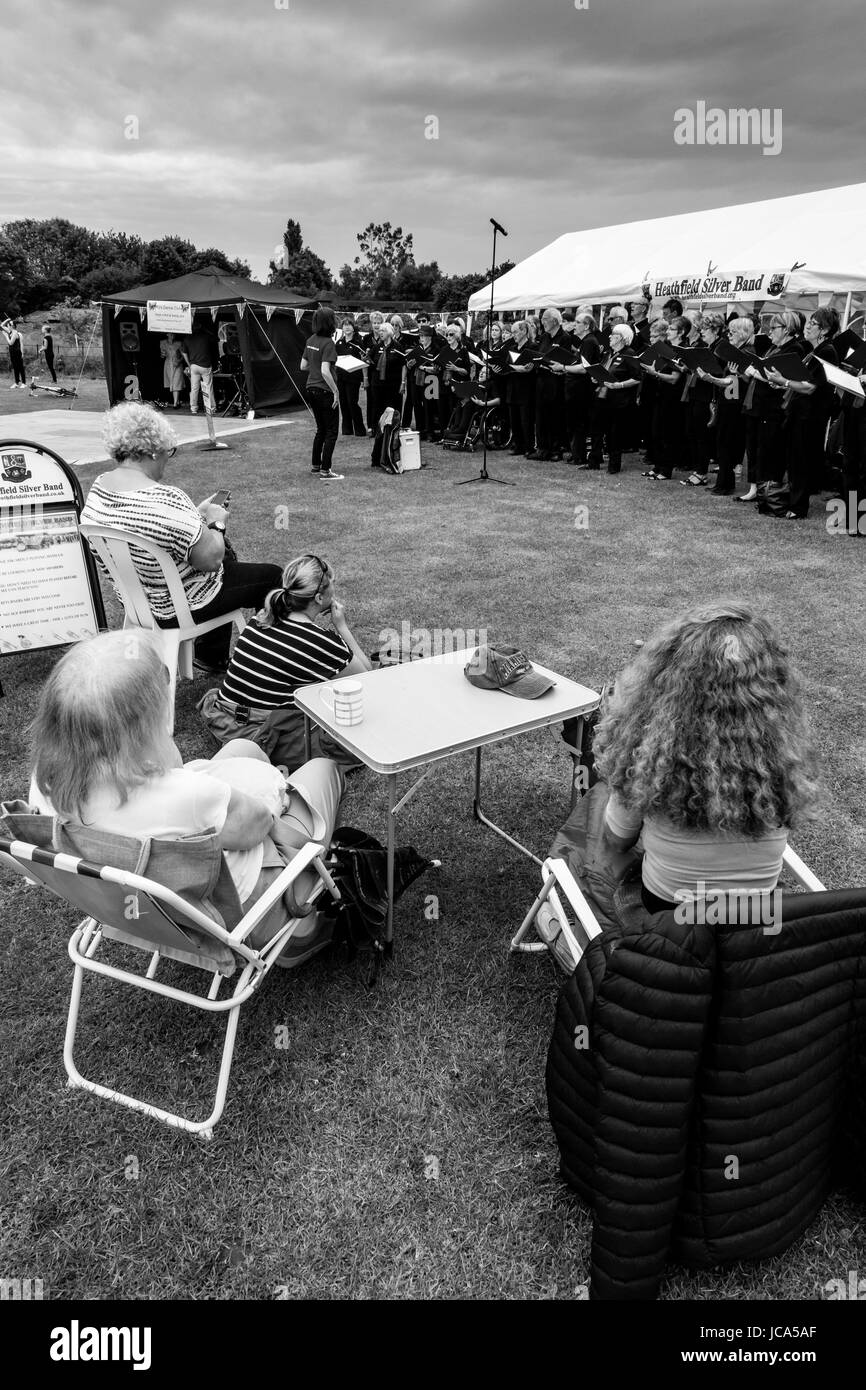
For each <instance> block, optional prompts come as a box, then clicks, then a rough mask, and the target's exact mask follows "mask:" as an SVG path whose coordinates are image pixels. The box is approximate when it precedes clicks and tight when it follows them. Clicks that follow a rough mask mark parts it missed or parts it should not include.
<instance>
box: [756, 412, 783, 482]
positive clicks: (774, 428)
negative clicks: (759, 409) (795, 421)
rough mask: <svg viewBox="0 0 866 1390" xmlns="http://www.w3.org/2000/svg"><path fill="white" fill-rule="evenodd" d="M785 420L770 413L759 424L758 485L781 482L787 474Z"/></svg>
mask: <svg viewBox="0 0 866 1390" xmlns="http://www.w3.org/2000/svg"><path fill="white" fill-rule="evenodd" d="M785 462H786V460H785V420H784V417H783V416H781V415H769V416H766V417H765V418H764V419H762V420H761V421H760V422H759V424H758V465H757V466H758V477H757V483H758V487H761V486H763V484H764V483H780V482H781V481H782V479H783V478H784V476H785Z"/></svg>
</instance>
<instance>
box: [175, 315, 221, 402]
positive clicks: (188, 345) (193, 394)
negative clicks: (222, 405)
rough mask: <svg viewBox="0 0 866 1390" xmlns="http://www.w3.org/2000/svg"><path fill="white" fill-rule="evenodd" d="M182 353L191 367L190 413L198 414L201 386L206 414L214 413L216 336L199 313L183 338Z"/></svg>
mask: <svg viewBox="0 0 866 1390" xmlns="http://www.w3.org/2000/svg"><path fill="white" fill-rule="evenodd" d="M181 353H182V356H183V360H184V361H185V362H186V364H187V367H188V368H189V413H190V415H198V393H199V388H201V392H202V395H203V397H204V408H205V414H207V415H213V414H214V411H215V409H216V406H215V403H214V394H213V363H214V337H213V334H211V333H208V331H207V329H206V328H205V327H204V323H203V321H202V317H201V315H200V314H198V313H197V314H196V315H195V318H194V319H193V324H192V333H190V335H189V337H187V338H184V339H183V342H182V345H181Z"/></svg>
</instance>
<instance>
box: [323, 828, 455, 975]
mask: <svg viewBox="0 0 866 1390" xmlns="http://www.w3.org/2000/svg"><path fill="white" fill-rule="evenodd" d="M433 862H434V861H432V860H430V859H425V858H424V857H423V855H420V854H419V853H418V852H417V850H415V849H413V848H411V846H409V847H406V848H404V849H398V850H397V851H396V852H395V855H394V901H395V902H396V901H397V899H398V898H399V897H400V895H401V894H402V893H403V892H404V891H405V890H406V889H407V888H408V887H409V885H410V884H411V883H414V881H415V879H416V878H418V877H419V876H420V875H421V874H423V873H424V871H425V869H429V868H430V867H431V866H432V864H433ZM326 864H327V868H328V872H329V873H330V874H331V876H332V878H333V879H334V882H335V883H336V885H337V887H338V888H339V890H340V901H339V902H334V900H333V899H331V900H330V901H329V902H328V903H327V905H325V906H323V907H322V908H320V912H321V913H322V914H324V915H326V916H328V917H330V918H331V920H332V921H333V923H334V941H335V942H340V941H342V942H344V943H345V944H346V946H347V947H348V951H349V959H350V960H353V959H354V958H355V957H356V956H358V955H365V956H367V957H368V958H370V959H371V964H372V968H371V973H370V977H369V979H370V983H372V981H373V980H374V979H375V978H376V975H377V973H378V969H379V963H380V961H381V960H382V957H383V955H384V953H385V931H386V927H387V923H388V852H387V850H386V849H385V846H384V845H383V844H381V843H380V842H379V841H378V840H377V839H376V838H375V836H373V835H368V834H366V832H365V831H363V830H354V829H353V828H352V827H351V826H341V827H340V828H339V829H338V830H336V831H335V832H334V836H333V839H332V840H331V849H330V853H329V855H328V858H327V860H326Z"/></svg>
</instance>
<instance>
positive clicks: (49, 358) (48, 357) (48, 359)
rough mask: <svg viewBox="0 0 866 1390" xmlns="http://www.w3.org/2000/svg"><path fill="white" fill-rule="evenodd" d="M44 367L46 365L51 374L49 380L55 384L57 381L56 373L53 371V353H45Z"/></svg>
mask: <svg viewBox="0 0 866 1390" xmlns="http://www.w3.org/2000/svg"><path fill="white" fill-rule="evenodd" d="M45 365H46V367H47V368H48V370H49V372H50V373H51V380H52V381H54V382H56V381H57V373H56V372H55V370H54V353H53V352H46V354H45Z"/></svg>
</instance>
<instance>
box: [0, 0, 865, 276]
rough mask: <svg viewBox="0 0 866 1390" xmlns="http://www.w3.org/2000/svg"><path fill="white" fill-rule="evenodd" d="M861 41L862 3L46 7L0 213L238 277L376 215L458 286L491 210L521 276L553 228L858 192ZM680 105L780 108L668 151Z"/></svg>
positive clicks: (11, 115)
mask: <svg viewBox="0 0 866 1390" xmlns="http://www.w3.org/2000/svg"><path fill="white" fill-rule="evenodd" d="M861 38H862V4H861V0H835V3H834V6H833V15H832V24H828V16H827V12H826V10H825V9H824V7H821V6H816V5H815V4H814V3H813V0H808V2H807V0H762V4H761V5H760V6H757V7H756V6H754V4H753V3H752V0H726V3H725V4H724V5H719V6H697V5H695V3H694V0H653V3H652V4H642V5H637V4H635V0H589V8H588V9H587V10H585V11H577V10H575V8H574V6H573V4H572V3H570V2H569V0H532V3H530V0H524V3H522V4H516V3H511V4H503V3H502V0H472V3H471V4H467V3H466V0H437V3H436V4H435V5H431V4H428V3H427V2H426V0H412V3H398V0H329V3H328V4H327V5H322V4H320V3H318V0H289V8H288V9H277V8H276V5H275V4H274V3H268V0H248V3H245V4H244V5H243V6H241V5H238V4H237V3H236V0H208V3H207V4H205V3H198V4H195V5H189V4H183V3H180V2H179V0H172V3H169V0H150V3H149V4H148V5H147V6H141V7H126V6H124V7H118V6H117V5H116V3H114V0H112V3H110V4H109V3H107V2H106V0H87V3H86V4H84V5H81V6H72V5H70V4H68V3H60V0H42V3H41V4H40V5H39V7H38V8H37V7H28V8H26V9H25V8H24V7H20V8H18V9H17V10H16V11H15V12H14V13H13V14H12V15H11V16H10V17H9V18H8V20H7V22H6V27H5V30H4V60H5V61H4V67H5V70H6V71H7V72H11V73H20V74H26V75H27V76H26V79H25V77H23V76H22V78H21V79H20V80H19V81H18V82H17V84H16V85H15V90H14V92H13V93H12V94H11V98H12V99H11V100H9V99H7V103H6V110H5V114H4V120H3V123H2V126H0V167H2V168H3V170H4V174H3V179H2V187H0V192H2V198H0V207H2V209H3V216H4V218H5V219H8V220H11V219H12V218H15V217H24V216H35V217H47V216H54V215H57V216H66V217H69V218H70V219H72V220H73V221H76V222H82V223H84V224H85V225H88V226H101V227H109V226H114V227H116V228H119V229H123V230H128V231H135V232H138V233H139V234H140V235H142V236H145V237H151V236H159V235H163V234H166V233H169V232H176V233H179V234H181V235H184V236H188V237H189V238H190V239H192V240H193V241H195V242H196V243H197V244H199V245H202V246H205V245H217V246H221V247H222V248H223V249H225V250H226V251H227V252H228V253H229V254H231V255H242V256H244V257H245V258H246V259H248V260H250V261H251V262H252V264H253V267H254V269H255V270H256V271H257V272H258V273H259V274H264V273H265V272H266V267H267V261H268V258H269V257H270V255H271V253H272V248H273V246H274V244H275V242H276V241H277V240H278V239H279V236H280V234H281V231H282V228H283V226H284V225H285V221H286V219H287V217H289V216H291V217H295V218H296V219H297V220H299V221H300V222H301V225H302V228H303V231H304V235H305V238H306V240H307V241H308V243H309V244H310V245H311V246H312V247H313V249H314V250H315V251H316V252H317V253H318V254H320V255H322V256H323V257H324V259H325V260H326V261H327V262H328V264H330V265H331V267H332V268H333V269H334V270H337V269H338V268H339V265H340V264H342V263H343V262H344V261H347V260H351V259H352V257H353V255H354V254H355V250H356V245H355V232H356V231H357V230H359V229H360V228H361V227H363V226H364V225H365V224H366V223H367V222H369V221H370V220H371V219H375V220H377V221H382V220H389V221H391V222H392V223H395V224H396V223H400V224H402V225H403V227H404V228H405V229H406V230H411V231H412V232H413V233H414V234H415V250H416V255H417V257H418V259H424V260H428V259H433V258H435V259H437V260H438V261H439V263H440V265H442V266H443V267H445V268H446V269H448V270H450V271H452V272H460V271H465V270H470V269H478V268H480V267H481V266H483V265H484V263H485V260H486V258H487V255H488V248H487V227H488V222H487V218H488V217H489V216H490V215H495V216H497V217H498V218H499V220H500V221H503V222H504V223H505V225H506V226H507V227H508V228H509V231H510V232H511V236H510V238H509V241H508V242H507V243H506V246H507V251H508V254H509V255H510V256H511V257H512V258H516V259H519V258H521V257H523V256H525V255H528V254H530V253H531V252H532V251H534V250H536V249H538V247H539V246H541V245H543V244H545V243H546V242H549V241H551V240H553V239H554V238H555V237H556V236H558V235H559V234H560V233H561V232H563V231H565V230H572V229H575V228H578V227H585V226H599V225H605V224H606V223H608V222H615V221H623V220H628V219H632V218H643V217H648V216H653V215H663V214H664V213H666V212H672V211H683V210H687V209H689V208H694V207H709V206H714V205H716V204H724V203H726V202H732V201H736V202H740V201H746V200H748V199H750V198H760V197H767V196H772V195H773V194H778V195H780V196H781V195H783V194H786V193H790V192H796V191H801V190H802V189H804V188H809V187H825V186H831V185H833V184H841V183H847V182H853V181H855V180H856V178H857V177H858V171H859V168H860V151H861V150H862V144H863V125H864V118H863V115H862V114H861V88H862V82H861V74H860V66H861V63H860V57H859V55H860V51H861V42H860V41H861ZM29 74H34V76H33V77H31V76H29ZM698 100H705V101H707V102H708V104H710V105H719V106H722V107H724V108H727V107H730V106H759V107H762V106H769V107H771V108H777V107H778V108H781V109H782V112H783V122H784V146H783V152H782V154H781V155H780V156H779V157H778V158H777V159H773V160H767V159H764V158H763V157H762V156H761V152H760V150H758V149H754V148H749V149H745V148H742V149H732V148H727V149H724V148H718V149H708V148H706V147H704V148H702V149H684V148H683V147H679V146H675V145H674V143H673V113H674V111H675V110H676V109H677V108H678V107H681V106H692V107H693V106H694V104H695V103H696V101H698ZM430 115H435V116H436V118H437V120H438V122H439V138H438V139H436V140H428V139H425V118H426V117H427V116H430ZM128 116H135V117H136V118H137V120H138V123H139V132H138V134H139V138H138V139H137V140H128V139H126V138H125V134H124V130H125V126H124V123H125V120H126V118H127V117H128Z"/></svg>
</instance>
